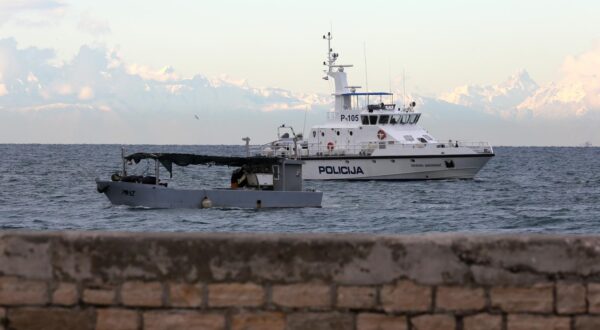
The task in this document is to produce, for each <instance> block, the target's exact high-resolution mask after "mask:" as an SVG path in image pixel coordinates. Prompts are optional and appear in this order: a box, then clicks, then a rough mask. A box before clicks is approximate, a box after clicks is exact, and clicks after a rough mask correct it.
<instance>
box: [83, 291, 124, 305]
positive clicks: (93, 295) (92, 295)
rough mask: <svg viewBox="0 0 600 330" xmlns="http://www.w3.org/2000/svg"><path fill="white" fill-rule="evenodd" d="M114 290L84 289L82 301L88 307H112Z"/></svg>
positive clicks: (114, 296) (114, 295)
mask: <svg viewBox="0 0 600 330" xmlns="http://www.w3.org/2000/svg"><path fill="white" fill-rule="evenodd" d="M116 293H117V291H116V290H115V288H85V289H83V296H82V300H83V302H84V303H86V304H90V305H112V304H114V303H115V300H116V299H115V298H116Z"/></svg>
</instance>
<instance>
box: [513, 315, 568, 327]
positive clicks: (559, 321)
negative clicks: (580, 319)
mask: <svg viewBox="0 0 600 330" xmlns="http://www.w3.org/2000/svg"><path fill="white" fill-rule="evenodd" d="M506 329H507V330H570V329H571V319H570V318H569V317H561V316H541V315H527V314H522V315H521V314H513V315H508V321H507V327H506Z"/></svg>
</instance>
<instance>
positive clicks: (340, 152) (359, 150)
mask: <svg viewBox="0 0 600 330" xmlns="http://www.w3.org/2000/svg"><path fill="white" fill-rule="evenodd" d="M277 142H278V141H274V142H272V143H269V144H266V145H263V146H261V147H260V151H259V152H258V153H259V154H261V155H263V156H281V157H296V155H298V156H300V158H302V157H312V156H318V157H328V156H329V157H337V156H344V155H360V156H370V155H372V154H373V152H375V150H379V149H387V150H391V151H394V150H398V153H402V151H406V150H407V149H427V150H432V151H433V150H436V151H441V150H440V149H458V148H468V149H471V150H472V151H474V152H476V153H478V154H492V153H494V150H493V148H492V146H491V145H490V144H489V143H487V142H461V141H455V142H447V143H444V142H442V143H397V142H395V141H387V142H386V141H369V142H363V143H361V144H358V145H334V146H332V145H329V146H328V145H327V144H317V143H311V144H306V143H304V144H302V143H301V142H298V144H297V147H296V148H297V150H298V152H295V151H294V145H293V144H284V145H277V144H276V143H277ZM389 142H394V143H389ZM303 146H304V147H303ZM307 146H308V148H306V147H307Z"/></svg>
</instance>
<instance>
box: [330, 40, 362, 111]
mask: <svg viewBox="0 0 600 330" xmlns="http://www.w3.org/2000/svg"><path fill="white" fill-rule="evenodd" d="M323 39H325V40H327V60H326V61H325V62H323V65H325V66H326V67H327V70H325V74H326V75H325V77H323V79H324V80H329V77H331V78H333V81H334V82H335V91H334V93H333V95H334V96H335V109H334V110H335V111H336V112H340V111H342V110H343V95H342V94H344V93H347V92H349V91H350V90H349V89H350V86H348V78H347V76H346V72H344V68H350V67H352V65H349V64H335V62H336V61H337V59H338V57H339V55H340V54H338V53H335V52H334V51H333V48H331V40H332V39H333V36H332V35H331V32H327V34H326V35H323ZM353 88H354V89H356V88H357V87H353Z"/></svg>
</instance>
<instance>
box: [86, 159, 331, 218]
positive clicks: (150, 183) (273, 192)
mask: <svg viewBox="0 0 600 330" xmlns="http://www.w3.org/2000/svg"><path fill="white" fill-rule="evenodd" d="M122 158H123V169H122V172H121V173H115V174H113V175H112V177H111V180H110V181H108V180H100V179H96V185H97V190H98V192H99V193H103V194H105V195H106V197H108V199H109V200H110V202H111V203H112V204H114V205H127V206H141V207H149V208H210V207H218V208H282V207H321V201H322V199H323V193H322V192H319V191H304V190H303V189H302V161H300V160H293V159H286V158H278V157H220V156H206V155H194V154H175V153H135V154H132V155H129V156H124V155H123V156H122ZM144 159H150V160H154V165H155V174H154V176H137V175H128V173H127V164H128V163H139V162H140V161H142V160H144ZM173 164H175V165H178V166H188V165H210V166H213V165H222V166H232V167H237V169H236V170H234V171H233V174H232V176H231V187H230V188H221V189H219V188H217V189H174V188H171V187H168V183H167V182H165V181H162V180H161V179H160V176H159V174H160V165H162V166H163V167H164V168H166V169H167V171H168V172H169V173H170V174H171V176H172V173H173Z"/></svg>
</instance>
